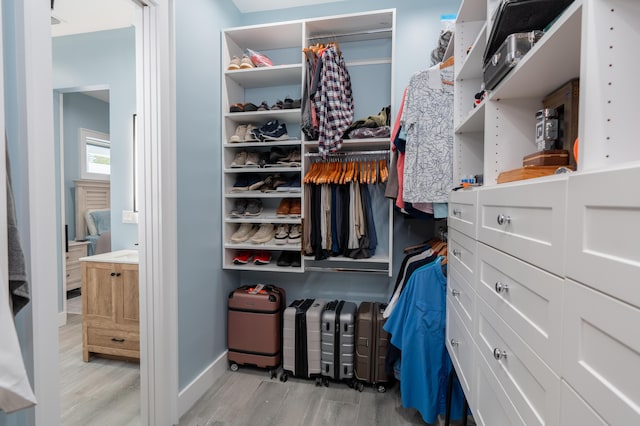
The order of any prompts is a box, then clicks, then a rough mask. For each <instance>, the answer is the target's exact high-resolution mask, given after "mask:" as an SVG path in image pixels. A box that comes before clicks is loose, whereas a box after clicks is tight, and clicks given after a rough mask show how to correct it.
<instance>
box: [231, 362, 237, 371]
mask: <svg viewBox="0 0 640 426" xmlns="http://www.w3.org/2000/svg"><path fill="white" fill-rule="evenodd" d="M229 368H230V369H231V371H234V372H235V371H238V364H236V363H235V362H232V363H231V365H229Z"/></svg>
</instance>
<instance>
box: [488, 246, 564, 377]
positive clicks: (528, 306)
mask: <svg viewBox="0 0 640 426" xmlns="http://www.w3.org/2000/svg"><path fill="white" fill-rule="evenodd" d="M478 276H479V280H478V281H477V284H476V292H477V293H478V295H479V296H481V297H482V298H483V299H484V301H485V302H486V303H487V304H488V305H489V306H491V308H493V310H494V311H495V312H496V313H497V314H498V315H499V316H500V317H501V318H502V319H503V320H504V322H506V323H507V324H509V326H510V327H511V328H512V329H513V330H514V331H515V332H516V334H518V336H520V337H521V338H522V340H524V341H525V342H526V343H527V344H528V345H529V346H530V347H531V348H532V349H533V351H534V352H536V353H537V354H538V356H540V358H542V359H543V360H544V361H545V362H546V363H547V364H548V365H549V366H550V367H551V369H553V370H554V371H560V364H561V361H562V359H561V354H560V351H559V350H558V348H559V347H560V346H561V345H562V342H561V332H562V330H561V328H560V327H558V324H560V322H561V320H562V289H563V286H564V280H562V279H560V278H559V277H557V276H555V275H553V274H550V273H548V272H545V271H543V270H542V269H538V268H536V267H534V266H531V265H530V264H528V263H526V262H523V261H521V260H518V259H516V258H515V257H512V256H509V255H507V254H504V253H502V252H501V251H498V250H495V249H493V248H491V247H489V246H487V245H485V244H482V243H479V244H478Z"/></svg>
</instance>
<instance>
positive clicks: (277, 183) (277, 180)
mask: <svg viewBox="0 0 640 426" xmlns="http://www.w3.org/2000/svg"><path fill="white" fill-rule="evenodd" d="M288 183H289V180H288V179H287V178H286V177H284V176H282V175H280V174H277V175H275V176H274V179H273V188H274V190H275V191H281V192H282V191H284V192H287V191H288V190H289V188H288V186H287V185H288ZM280 187H282V189H281V188H280Z"/></svg>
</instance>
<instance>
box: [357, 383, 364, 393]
mask: <svg viewBox="0 0 640 426" xmlns="http://www.w3.org/2000/svg"><path fill="white" fill-rule="evenodd" d="M356 389H357V390H358V392H362V391H363V390H364V384H363V383H356Z"/></svg>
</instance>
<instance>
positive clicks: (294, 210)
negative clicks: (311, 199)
mask: <svg viewBox="0 0 640 426" xmlns="http://www.w3.org/2000/svg"><path fill="white" fill-rule="evenodd" d="M300 215H302V205H301V202H300V198H292V199H291V207H290V208H289V216H300Z"/></svg>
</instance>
